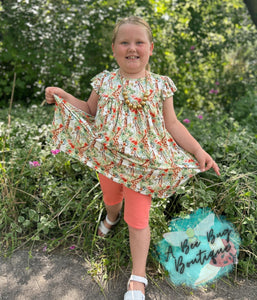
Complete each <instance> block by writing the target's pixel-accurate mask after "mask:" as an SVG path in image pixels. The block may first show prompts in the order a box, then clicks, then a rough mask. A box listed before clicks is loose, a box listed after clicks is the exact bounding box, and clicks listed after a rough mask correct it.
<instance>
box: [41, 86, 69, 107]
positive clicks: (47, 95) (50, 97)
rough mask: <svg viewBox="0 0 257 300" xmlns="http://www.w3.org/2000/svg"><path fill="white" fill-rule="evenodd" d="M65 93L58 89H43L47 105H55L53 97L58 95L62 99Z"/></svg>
mask: <svg viewBox="0 0 257 300" xmlns="http://www.w3.org/2000/svg"><path fill="white" fill-rule="evenodd" d="M64 94H65V91H64V90H62V89H60V88H58V87H54V86H52V87H47V88H46V89H45V99H46V102H47V103H48V104H52V103H55V99H54V95H58V96H59V97H61V98H64V96H63V95H64Z"/></svg>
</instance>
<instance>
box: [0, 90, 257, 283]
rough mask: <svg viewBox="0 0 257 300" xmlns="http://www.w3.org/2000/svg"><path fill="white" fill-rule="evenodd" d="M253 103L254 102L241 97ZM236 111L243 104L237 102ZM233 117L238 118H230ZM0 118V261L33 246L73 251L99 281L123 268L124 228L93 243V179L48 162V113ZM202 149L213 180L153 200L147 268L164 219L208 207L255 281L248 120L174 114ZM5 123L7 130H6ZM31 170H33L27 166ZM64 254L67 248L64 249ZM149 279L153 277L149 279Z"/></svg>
mask: <svg viewBox="0 0 257 300" xmlns="http://www.w3.org/2000/svg"><path fill="white" fill-rule="evenodd" d="M248 97H249V98H248V101H250V102H253V99H254V96H253V95H252V96H250V95H249V96H248ZM242 103H244V100H242ZM238 113H240V112H238ZM7 115H8V109H5V110H2V111H1V112H0V118H1V120H4V122H0V153H1V160H0V161H1V164H0V197H1V201H0V230H1V238H0V249H1V252H0V254H5V253H8V252H10V251H12V250H13V249H15V248H17V247H21V246H31V247H32V246H33V245H37V246H38V247H40V248H41V249H42V250H43V249H44V250H45V251H49V252H50V251H52V250H54V249H57V248H60V247H62V249H63V248H64V249H67V250H68V251H78V252H79V251H81V250H83V253H84V254H86V256H87V258H88V259H89V260H90V262H91V270H90V274H91V275H92V276H94V277H95V278H96V279H97V280H99V281H101V280H104V278H102V276H103V274H105V276H107V275H106V274H110V272H111V273H112V272H116V271H117V270H118V269H119V267H120V266H126V265H127V262H128V259H129V257H130V253H129V244H128V231H127V225H126V224H125V222H124V221H123V220H122V221H121V222H120V223H119V225H118V226H116V227H115V228H114V230H113V233H112V234H111V238H106V239H104V240H103V239H102V238H100V237H98V236H97V228H98V224H99V222H100V220H101V219H102V218H103V217H104V214H105V212H104V207H103V202H102V199H101V198H102V193H101V190H100V187H99V183H98V180H97V176H96V174H95V173H94V172H93V171H91V170H90V169H88V168H87V167H85V166H84V165H82V164H81V163H79V162H77V161H75V160H73V159H70V158H69V157H67V156H66V155H64V154H63V153H57V154H52V153H51V150H53V149H52V148H51V143H50V141H49V130H50V126H51V119H52V116H53V107H50V106H45V107H40V106H36V105H32V106H30V107H29V108H24V107H22V106H20V105H16V106H15V107H14V109H13V111H12V113H11V118H10V117H9V118H8V117H7ZM178 115H179V118H180V119H181V120H182V121H183V120H184V119H185V118H187V119H189V120H190V123H188V124H185V125H186V126H187V127H188V128H189V130H190V131H191V132H192V133H193V135H194V136H195V137H196V138H197V139H198V140H199V141H200V143H201V144H202V145H203V147H204V148H205V149H206V150H207V151H208V152H209V153H210V154H211V155H212V156H213V157H214V158H215V160H216V161H217V163H218V164H219V166H220V168H221V176H220V177H217V176H216V175H215V174H214V172H213V171H209V172H207V173H203V174H200V175H198V176H196V177H195V178H194V179H192V180H191V181H190V183H189V184H188V185H186V186H185V187H181V188H180V189H179V190H178V193H177V194H176V196H174V197H171V198H169V199H154V200H153V205H152V209H151V218H150V220H151V221H150V225H151V230H152V242H151V253H152V255H150V263H151V264H152V265H155V266H156V267H155V270H160V268H159V266H158V263H157V262H156V260H155V255H154V249H155V245H156V243H157V242H158V241H159V240H160V239H161V236H162V234H163V233H164V232H167V231H168V223H169V221H170V219H171V218H173V217H175V216H181V215H185V214H188V213H190V212H191V211H193V210H195V209H197V208H199V207H207V206H208V207H210V208H212V209H213V210H214V211H215V212H216V213H218V214H223V215H225V216H226V218H227V219H228V220H229V221H231V222H232V223H233V224H234V226H235V228H236V229H237V230H238V231H239V233H240V236H241V238H242V244H241V248H240V257H239V258H240V259H239V267H238V270H239V272H240V274H246V275H251V274H254V273H256V267H257V257H256V254H255V253H256V250H257V241H256V239H255V237H256V230H257V226H256V218H257V210H256V205H257V198H256V182H257V174H256V154H257V153H256V149H257V147H256V145H257V140H256V138H257V137H256V135H254V134H253V133H252V128H253V126H256V125H255V118H252V116H251V115H250V112H249V114H247V113H246V112H245V113H244V117H245V119H247V120H248V123H247V124H248V125H247V126H246V125H245V123H244V121H243V120H242V119H241V117H240V119H241V123H242V124H243V125H241V124H240V123H239V122H238V121H237V120H235V119H234V118H232V117H231V116H229V115H227V114H224V113H223V114H219V113H216V114H215V115H214V114H211V113H208V112H205V113H204V112H202V113H201V114H200V113H192V111H190V110H186V111H183V110H181V111H180V113H179V114H178ZM8 120H9V122H8ZM32 162H37V163H35V165H34V166H33V164H32ZM70 247H71V248H70ZM156 274H157V271H156Z"/></svg>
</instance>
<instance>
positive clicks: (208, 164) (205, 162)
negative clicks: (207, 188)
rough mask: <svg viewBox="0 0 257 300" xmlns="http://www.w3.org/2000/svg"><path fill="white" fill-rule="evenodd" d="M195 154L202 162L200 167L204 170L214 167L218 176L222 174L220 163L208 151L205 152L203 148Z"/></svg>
mask: <svg viewBox="0 0 257 300" xmlns="http://www.w3.org/2000/svg"><path fill="white" fill-rule="evenodd" d="M194 155H195V158H196V159H197V160H198V162H199V164H200V169H201V171H202V172H205V171H208V170H209V169H210V168H213V170H214V171H215V173H216V174H217V175H218V176H219V175H220V172H219V167H218V165H217V164H216V162H215V161H214V160H213V159H212V158H211V156H210V155H209V154H208V153H207V152H205V151H204V150H203V149H202V148H201V149H199V150H198V151H197V152H196V153H195V154H194Z"/></svg>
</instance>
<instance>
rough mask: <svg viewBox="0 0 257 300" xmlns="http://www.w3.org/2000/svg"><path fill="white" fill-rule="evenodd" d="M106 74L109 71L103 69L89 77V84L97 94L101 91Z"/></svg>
mask: <svg viewBox="0 0 257 300" xmlns="http://www.w3.org/2000/svg"><path fill="white" fill-rule="evenodd" d="M108 74H109V72H108V71H106V70H105V71H103V72H101V73H99V74H97V75H96V76H95V77H93V78H92V79H91V86H92V87H93V89H94V91H95V92H96V93H97V95H100V94H101V93H102V86H103V83H104V80H105V79H106V77H107V75H108Z"/></svg>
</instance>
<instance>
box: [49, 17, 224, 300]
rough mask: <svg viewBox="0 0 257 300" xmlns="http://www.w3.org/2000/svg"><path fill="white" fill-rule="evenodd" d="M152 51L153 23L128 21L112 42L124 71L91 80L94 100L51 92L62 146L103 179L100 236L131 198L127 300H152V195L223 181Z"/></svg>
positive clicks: (57, 140)
mask: <svg viewBox="0 0 257 300" xmlns="http://www.w3.org/2000/svg"><path fill="white" fill-rule="evenodd" d="M153 49H154V45H153V40H152V34H151V29H150V27H149V25H148V24H147V23H146V22H145V21H144V20H142V19H141V18H138V17H129V18H125V19H123V20H121V21H120V22H118V24H117V25H116V27H115V29H114V32H113V39H112V50H113V56H114V57H115V59H116V61H117V63H118V65H119V69H117V70H114V71H112V72H109V71H104V72H102V73H100V74H98V75H97V76H95V77H94V78H93V79H92V87H93V89H92V92H91V95H90V97H89V99H88V101H87V102H85V101H82V100H78V99H77V98H75V97H73V96H72V95H70V94H68V93H67V92H65V91H64V90H62V89H60V88H57V87H48V88H46V91H45V96H46V100H47V103H54V102H55V103H56V111H55V119H54V129H53V140H54V142H55V144H56V146H57V147H58V148H59V149H61V150H62V151H65V152H67V153H69V154H70V155H72V156H74V157H76V158H78V159H79V160H80V161H82V162H83V163H85V164H87V165H88V166H89V167H91V168H93V169H95V170H96V171H97V172H98V174H99V180H100V184H101V188H102V191H103V200H104V203H105V206H106V211H107V215H106V219H105V220H104V221H103V222H101V224H100V227H99V229H98V234H99V235H100V236H105V235H106V234H107V233H108V232H109V231H110V229H111V227H112V226H113V225H115V224H116V223H117V222H118V221H119V218H120V211H121V208H122V205H123V199H124V220H125V221H126V223H127V224H128V229H129V238H130V250H131V256H132V275H131V277H130V279H129V282H128V291H127V292H126V294H125V297H124V299H126V300H129V299H145V296H144V295H145V287H146V286H147V279H146V260H147V255H148V250H149V244H150V228H149V222H148V221H149V210H150V206H151V197H152V196H154V197H161V198H164V197H168V196H170V195H171V194H173V193H174V192H175V189H176V187H178V186H179V185H180V184H182V183H184V182H185V181H186V180H187V179H188V178H189V177H192V176H193V175H195V174H196V173H198V172H200V171H202V172H203V171H207V170H209V169H210V168H213V169H214V171H215V172H216V173H217V175H219V168H218V166H217V164H216V163H215V162H214V161H213V159H212V158H211V157H210V155H209V154H207V153H206V152H205V151H204V150H203V149H202V148H201V146H200V145H199V143H198V142H197V141H196V140H195V139H194V138H193V137H192V136H191V135H190V133H189V132H188V130H187V129H186V128H185V127H184V126H183V125H182V124H181V123H180V122H179V121H178V119H177V117H176V115H175V112H174V108H173V93H174V92H175V91H176V87H175V85H174V83H173V82H172V80H171V79H170V78H169V77H166V76H160V75H157V74H154V73H151V72H150V71H149V70H148V62H149V58H150V56H151V55H152V53H153ZM191 154H192V155H194V156H192V155H191Z"/></svg>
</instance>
